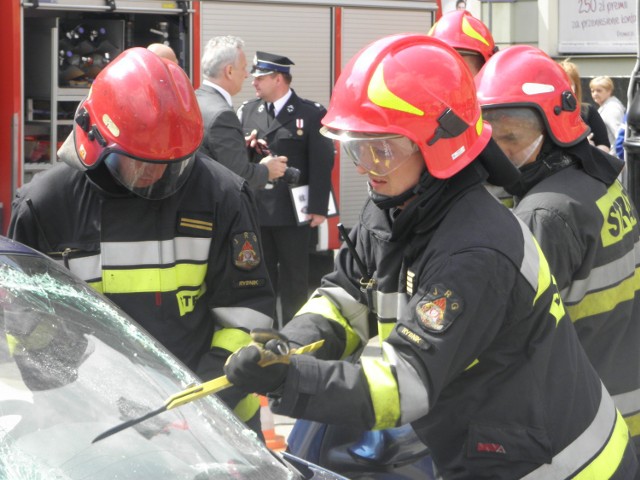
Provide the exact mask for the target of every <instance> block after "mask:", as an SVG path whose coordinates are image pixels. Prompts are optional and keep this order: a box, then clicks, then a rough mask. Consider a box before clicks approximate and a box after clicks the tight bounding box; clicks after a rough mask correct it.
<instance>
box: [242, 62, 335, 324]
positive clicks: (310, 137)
mask: <svg viewBox="0 0 640 480" xmlns="http://www.w3.org/2000/svg"><path fill="white" fill-rule="evenodd" d="M258 55H262V56H264V55H265V54H264V52H258ZM267 55H268V54H267ZM278 58H279V57H278ZM284 58H285V62H284V64H285V65H284V67H282V68H281V69H280V70H276V69H277V68H280V67H279V66H278V65H274V64H273V63H264V64H263V62H262V61H261V60H260V59H259V58H258V59H257V60H256V61H255V62H254V70H255V65H256V64H257V65H258V66H260V67H263V68H268V69H270V70H268V71H269V72H273V71H282V72H283V73H288V72H289V64H291V63H292V62H291V61H290V60H288V59H286V57H284ZM256 62H257V63H256ZM267 108H268V106H267V104H266V102H265V101H263V100H261V99H255V100H251V101H248V102H245V103H244V104H243V105H242V106H241V107H240V109H239V112H238V115H239V116H240V117H241V120H242V127H243V130H244V134H245V136H248V135H250V134H251V132H252V131H253V130H257V137H258V138H259V139H264V140H265V141H266V142H267V144H268V146H269V149H270V150H271V152H272V154H274V155H283V156H286V157H287V158H288V161H287V166H288V167H295V168H297V169H298V170H300V180H299V182H298V183H299V184H300V185H308V186H309V198H308V213H313V214H318V215H324V216H326V215H327V207H328V204H329V194H330V190H331V170H332V168H333V160H334V146H333V142H332V141H331V140H330V139H328V138H326V137H324V136H322V135H321V134H320V127H321V126H322V125H321V124H320V120H321V119H322V117H324V115H325V114H326V110H325V108H324V107H323V106H322V105H320V104H319V103H315V102H312V101H310V100H306V99H304V98H300V97H298V95H296V93H295V91H293V90H292V91H291V96H290V98H289V100H288V101H287V103H286V104H285V105H284V106H283V107H282V108H281V109H280V111H279V112H278V113H277V115H276V117H275V119H269V114H268V111H267ZM252 155H253V156H252V161H253V162H259V161H260V156H259V155H258V154H257V153H256V152H253V153H252ZM270 186H271V185H268V186H267V188H265V189H262V190H259V191H258V192H257V193H256V197H257V205H258V218H259V220H260V226H261V231H262V239H263V245H264V257H265V261H266V263H267V265H268V268H269V275H270V276H271V280H272V282H273V284H274V288H275V290H276V292H278V293H279V294H280V297H281V302H282V312H283V321H284V322H287V321H288V320H289V319H290V318H291V317H292V316H293V315H294V314H295V312H296V311H297V310H298V308H299V307H300V306H301V305H303V304H304V302H305V301H306V300H307V298H308V296H309V292H308V276H309V272H308V269H309V239H310V234H311V228H310V227H309V226H308V225H298V223H297V220H296V216H295V210H294V206H293V201H292V199H291V192H290V190H289V185H288V184H287V183H286V182H285V181H283V180H278V181H276V182H275V183H273V186H272V188H269V187H270ZM278 263H279V264H280V270H279V271H280V273H279V275H278Z"/></svg>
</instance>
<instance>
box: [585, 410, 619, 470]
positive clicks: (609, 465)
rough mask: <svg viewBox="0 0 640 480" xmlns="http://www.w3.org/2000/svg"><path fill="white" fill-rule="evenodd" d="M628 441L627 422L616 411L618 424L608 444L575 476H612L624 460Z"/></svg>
mask: <svg viewBox="0 0 640 480" xmlns="http://www.w3.org/2000/svg"><path fill="white" fill-rule="evenodd" d="M628 442H629V430H628V429H627V424H626V423H625V422H624V420H623V419H622V415H620V412H616V424H615V427H614V429H613V433H612V434H611V438H609V441H608V442H607V445H606V446H605V447H604V449H603V450H602V451H601V452H600V454H599V455H598V456H597V457H596V458H595V459H593V460H592V461H591V463H589V465H587V467H585V468H584V469H583V470H582V471H581V472H580V473H578V474H577V475H576V476H575V477H573V478H575V479H578V480H599V479H601V478H611V477H612V476H613V474H614V473H615V471H616V470H617V469H618V466H619V465H620V462H621V461H622V457H623V456H624V451H625V449H626V448H627V443H628Z"/></svg>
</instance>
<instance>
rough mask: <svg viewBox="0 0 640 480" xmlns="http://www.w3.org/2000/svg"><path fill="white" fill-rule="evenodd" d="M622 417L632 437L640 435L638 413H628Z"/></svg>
mask: <svg viewBox="0 0 640 480" xmlns="http://www.w3.org/2000/svg"><path fill="white" fill-rule="evenodd" d="M623 418H624V421H625V422H627V427H629V433H631V436H632V437H637V436H639V435H640V413H636V414H634V415H629V416H626V417H623Z"/></svg>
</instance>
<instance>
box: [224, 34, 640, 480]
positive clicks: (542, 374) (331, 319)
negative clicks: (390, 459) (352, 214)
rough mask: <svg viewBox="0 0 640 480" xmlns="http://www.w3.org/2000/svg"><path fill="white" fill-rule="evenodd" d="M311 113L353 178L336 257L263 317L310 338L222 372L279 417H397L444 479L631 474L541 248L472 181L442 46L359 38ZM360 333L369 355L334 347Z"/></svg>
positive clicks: (349, 344) (466, 83)
mask: <svg viewBox="0 0 640 480" xmlns="http://www.w3.org/2000/svg"><path fill="white" fill-rule="evenodd" d="M323 124H324V125H325V126H326V134H328V135H331V137H333V138H339V139H340V141H341V144H342V147H343V148H344V150H345V151H346V153H347V155H348V156H349V157H350V158H351V159H352V160H353V161H354V162H355V164H356V168H357V169H358V171H359V172H360V173H362V174H366V175H367V177H368V181H369V186H370V189H371V198H370V200H369V201H368V202H367V203H366V204H365V206H364V208H363V210H362V213H361V216H360V221H359V222H358V223H357V224H356V225H355V226H354V228H353V230H352V231H351V233H350V235H349V239H350V243H348V244H346V245H345V246H343V247H342V248H341V250H340V252H339V255H338V257H337V259H336V270H335V271H334V272H333V273H331V274H329V275H327V276H325V277H324V279H323V283H322V285H321V287H320V288H319V289H318V290H317V291H316V292H315V294H314V295H313V296H312V297H311V298H310V299H309V301H308V302H307V303H306V304H305V306H304V307H303V308H302V309H301V310H300V312H299V313H298V315H297V316H296V317H295V318H293V320H291V322H290V323H289V324H288V325H286V326H285V327H284V329H283V331H282V332H281V337H282V338H280V341H285V340H284V336H286V338H288V340H289V343H290V345H292V346H298V345H304V344H308V343H310V342H312V341H315V340H318V339H324V340H325V343H324V346H322V348H320V350H318V351H317V352H316V353H315V354H314V355H315V356H311V355H294V356H292V357H290V358H289V357H283V356H280V355H278V354H277V353H274V352H273V351H272V347H271V345H272V344H273V343H269V342H264V340H265V339H266V338H265V337H264V336H263V341H262V342H257V343H256V344H254V345H253V346H249V347H245V348H242V349H241V350H239V351H238V352H236V353H235V354H233V355H232V356H231V357H229V360H228V362H227V365H226V367H225V372H226V374H227V376H228V377H229V379H230V380H231V382H233V383H234V384H235V385H238V386H241V387H242V388H245V389H247V390H251V391H254V390H255V391H258V392H262V393H265V392H269V393H270V395H271V397H272V401H271V407H272V409H273V410H274V411H275V412H277V413H281V414H285V415H289V416H294V417H296V418H305V419H309V420H315V421H319V422H325V423H335V424H341V425H345V426H352V427H353V428H369V429H385V428H390V427H396V426H398V425H401V424H407V423H409V424H411V425H412V427H413V429H414V430H415V432H416V434H417V435H418V436H419V438H420V439H421V440H422V441H423V442H424V443H425V444H426V445H427V446H428V447H429V449H430V451H431V454H432V457H433V461H434V463H435V466H436V468H437V470H438V473H439V475H440V476H441V477H442V478H445V479H456V480H458V479H478V478H491V479H514V478H522V477H523V478H527V479H544V480H549V479H565V478H598V479H607V478H616V479H620V478H625V479H631V478H634V477H635V475H636V472H637V469H638V464H637V459H636V456H635V452H634V449H633V446H632V442H631V441H630V440H629V431H628V429H627V425H626V423H625V422H624V420H623V419H622V417H621V416H620V414H619V413H618V411H617V410H616V408H615V405H614V404H613V400H612V399H611V397H610V395H609V393H608V392H607V390H606V388H605V387H604V386H603V385H602V383H601V381H600V379H599V378H598V375H597V374H596V372H595V371H594V369H593V367H592V366H591V364H590V362H589V360H588V359H587V357H586V355H585V353H584V350H583V349H582V348H581V346H580V343H579V341H578V338H577V336H576V333H575V329H574V328H573V325H572V324H571V321H570V319H569V317H568V315H567V314H566V312H565V308H564V305H563V303H562V300H561V299H560V296H559V294H558V290H557V287H556V282H555V279H554V278H553V276H552V275H551V273H550V271H549V265H548V264H547V261H546V259H545V257H544V255H543V254H542V252H541V250H540V248H539V247H538V246H537V243H536V241H535V239H534V237H533V236H532V234H531V232H530V231H529V230H528V229H527V227H526V226H525V225H524V224H523V223H522V222H520V221H519V220H518V219H517V217H516V216H514V215H512V214H511V212H510V211H509V210H507V209H506V208H504V207H503V206H501V205H500V204H499V203H498V202H496V201H495V200H494V199H493V198H492V197H491V195H490V194H489V192H487V190H486V189H485V188H484V187H483V186H482V182H483V179H484V178H486V173H485V171H484V169H483V168H482V166H481V165H480V163H479V160H480V161H482V157H483V156H484V155H485V154H486V153H487V149H488V148H490V146H491V145H492V142H491V127H490V126H489V125H488V124H487V123H486V122H484V121H483V120H482V115H481V111H480V106H479V104H478V102H477V99H476V94H475V87H474V83H473V77H472V75H471V72H470V71H469V69H468V68H467V67H466V66H465V64H464V63H463V60H462V58H461V57H460V55H459V54H457V53H456V52H455V51H454V50H453V49H452V48H451V47H449V46H448V45H446V44H445V43H443V42H441V41H439V40H437V39H435V38H433V37H429V36H426V35H417V34H403V35H394V36H390V37H385V38H383V39H380V40H378V41H376V42H374V43H372V44H371V45H369V46H368V47H366V48H365V49H363V50H362V51H361V52H360V53H359V54H358V55H356V57H355V58H354V59H353V60H352V61H351V62H350V63H349V64H348V65H347V66H346V68H345V69H344V70H343V72H342V74H341V76H340V78H339V80H338V82H337V83H336V86H335V88H334V91H333V95H332V98H331V104H330V106H329V111H328V113H327V116H326V117H325V118H324V119H323ZM504 161H505V162H507V164H508V160H507V159H504ZM376 320H377V323H378V328H377V331H376V330H373V329H372V328H371V327H373V326H374V325H375V323H374V321H376ZM376 334H378V335H379V336H380V339H381V343H382V352H383V355H382V358H371V357H363V358H362V359H361V363H360V364H353V363H350V362H348V361H341V359H347V358H348V357H350V356H352V355H358V353H359V352H360V351H361V350H362V348H363V346H364V345H366V343H367V341H368V340H369V338H370V337H372V336H374V335H376ZM273 336H274V337H276V336H278V333H277V332H274V333H273ZM275 345H276V346H279V347H281V345H279V344H278V342H277V341H276V342H275ZM277 351H278V350H276V352H277ZM261 358H264V359H269V360H271V362H268V363H265V362H260V359H261ZM285 359H286V360H285Z"/></svg>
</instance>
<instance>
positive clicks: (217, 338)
mask: <svg viewBox="0 0 640 480" xmlns="http://www.w3.org/2000/svg"><path fill="white" fill-rule="evenodd" d="M250 343H251V335H249V333H247V332H245V331H244V330H239V329H237V328H222V329H220V330H217V331H216V332H214V334H213V339H212V340H211V348H213V347H218V348H222V349H224V350H227V351H229V352H235V351H236V350H238V349H239V348H242V347H245V346H247V345H249V344H250Z"/></svg>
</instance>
